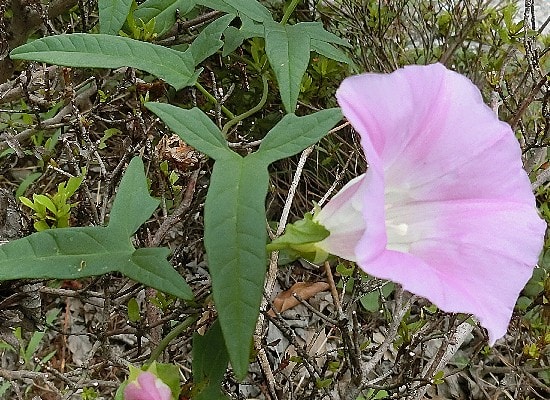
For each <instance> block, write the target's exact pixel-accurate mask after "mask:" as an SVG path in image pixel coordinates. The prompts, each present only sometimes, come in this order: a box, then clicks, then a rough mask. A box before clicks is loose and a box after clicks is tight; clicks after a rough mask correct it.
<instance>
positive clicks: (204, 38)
mask: <svg viewBox="0 0 550 400" xmlns="http://www.w3.org/2000/svg"><path fill="white" fill-rule="evenodd" d="M233 19H235V15H232V14H228V15H224V16H223V17H220V18H218V19H217V20H215V21H213V22H211V23H210V24H209V25H208V26H207V27H206V28H204V29H203V30H202V31H201V33H199V36H197V37H196V38H195V40H193V43H191V46H190V47H189V49H190V51H191V54H193V59H194V60H195V64H196V65H198V64H200V63H201V62H203V61H204V60H206V59H207V58H208V57H210V56H211V55H212V54H214V53H215V52H216V51H218V50H219V49H221V48H222V46H223V41H222V40H220V37H221V35H222V33H223V32H224V31H225V29H226V28H227V27H228V26H229V24H230V23H231V21H233Z"/></svg>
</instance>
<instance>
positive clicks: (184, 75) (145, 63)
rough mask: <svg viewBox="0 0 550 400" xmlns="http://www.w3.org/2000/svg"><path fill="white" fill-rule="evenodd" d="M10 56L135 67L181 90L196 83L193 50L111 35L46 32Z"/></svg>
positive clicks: (48, 61)
mask: <svg viewBox="0 0 550 400" xmlns="http://www.w3.org/2000/svg"><path fill="white" fill-rule="evenodd" d="M10 57H11V58H12V59H22V60H35V61H42V62H46V63H50V64H57V65H67V66H71V67H91V68H119V67H134V68H137V69H141V70H143V71H147V72H149V73H150V74H153V75H155V76H157V77H159V78H161V79H163V80H165V81H166V82H167V83H168V84H170V85H172V86H173V87H174V88H175V89H178V90H179V89H181V88H184V87H186V86H190V85H193V84H194V83H195V80H196V78H197V74H196V73H195V63H194V59H193V55H192V53H191V52H190V51H186V52H179V51H176V50H172V49H169V48H167V47H164V46H159V45H156V44H152V43H146V42H140V41H139V40H134V39H130V38H125V37H120V36H112V35H103V34H97V35H93V34H86V33H72V34H65V35H56V36H47V37H44V38H41V39H37V40H34V41H32V42H30V43H27V44H24V45H22V46H19V47H17V48H15V49H13V50H12V52H11V53H10Z"/></svg>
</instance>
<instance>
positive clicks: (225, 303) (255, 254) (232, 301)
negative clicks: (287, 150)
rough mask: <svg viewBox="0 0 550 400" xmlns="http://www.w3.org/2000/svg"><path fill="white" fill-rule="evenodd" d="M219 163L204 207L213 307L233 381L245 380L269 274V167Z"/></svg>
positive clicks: (250, 159)
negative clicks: (267, 207)
mask: <svg viewBox="0 0 550 400" xmlns="http://www.w3.org/2000/svg"><path fill="white" fill-rule="evenodd" d="M233 154H234V156H233V157H228V158H224V159H222V160H218V161H216V163H215V164H214V170H213V171H212V177H211V181H210V187H209V189H208V195H207V197H206V203H205V207H204V213H205V215H204V244H205V247H206V252H207V254H208V265H209V269H210V274H211V277H212V291H213V296H214V302H215V304H216V308H217V309H218V315H219V319H220V323H221V327H222V331H223V334H224V338H225V343H226V346H227V351H228V353H229V356H230V359H231V365H232V366H233V369H234V371H235V375H236V376H237V377H238V378H239V379H242V378H244V376H246V373H247V371H248V358H249V351H250V345H251V341H252V334H253V332H254V326H255V325H256V320H257V319H258V314H259V307H260V302H261V298H262V293H263V282H264V275H265V268H266V258H267V256H266V250H265V245H266V240H267V237H266V236H267V234H266V227H265V205H264V202H265V196H266V193H267V187H268V182H269V174H268V172H267V165H266V164H265V163H264V162H263V161H261V160H259V159H258V157H255V156H254V154H252V155H250V156H247V157H245V158H242V157H240V156H239V155H237V154H235V153H233Z"/></svg>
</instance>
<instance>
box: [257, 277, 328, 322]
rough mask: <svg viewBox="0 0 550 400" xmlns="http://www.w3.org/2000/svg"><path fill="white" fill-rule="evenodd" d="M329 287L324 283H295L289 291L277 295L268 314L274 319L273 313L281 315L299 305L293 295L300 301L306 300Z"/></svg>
mask: <svg viewBox="0 0 550 400" xmlns="http://www.w3.org/2000/svg"><path fill="white" fill-rule="evenodd" d="M329 287H330V286H329V284H328V283H326V282H297V283H295V284H294V285H292V287H291V288H290V289H288V290H285V291H284V292H281V293H279V294H278V295H277V297H275V300H273V309H271V310H269V312H268V314H269V315H270V316H272V317H274V316H275V311H277V312H279V313H282V312H284V311H286V310H288V309H291V308H292V307H295V306H297V305H298V304H300V302H299V301H298V300H297V299H296V298H295V297H294V293H296V294H297V295H298V296H300V297H301V298H302V299H304V300H307V299H309V298H310V297H313V296H315V295H316V294H317V293H319V292H324V291H325V290H328V289H329Z"/></svg>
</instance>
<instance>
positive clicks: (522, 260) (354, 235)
mask: <svg viewBox="0 0 550 400" xmlns="http://www.w3.org/2000/svg"><path fill="white" fill-rule="evenodd" d="M337 98H338V102H339V103H340V106H341V107H342V110H343V113H344V115H345V116H346V117H347V119H348V121H350V123H351V124H352V125H353V127H354V128H355V129H356V130H357V132H359V134H360V135H361V144H362V146H363V149H364V151H365V154H366V157H367V161H368V162H369V167H368V169H367V172H366V173H365V174H363V175H361V176H359V177H357V178H355V179H354V180H352V181H351V182H349V183H348V184H347V185H346V186H345V187H344V188H343V189H342V190H341V191H340V192H339V193H338V194H337V195H336V196H335V197H334V198H333V199H332V200H331V201H330V202H329V203H328V204H327V205H326V206H325V207H324V208H323V209H322V210H321V211H320V212H319V213H318V215H316V216H315V218H314V219H315V221H316V222H319V223H320V224H322V225H323V226H324V227H325V228H327V230H329V231H330V235H329V236H328V237H327V238H326V239H324V240H323V241H321V242H319V243H318V246H319V247H320V248H322V249H324V250H326V251H328V252H329V253H332V254H335V255H338V256H340V257H342V258H346V259H348V260H351V261H356V262H357V264H358V265H359V266H360V267H361V268H362V269H363V270H364V271H365V272H367V273H369V274H372V275H374V276H377V277H379V278H383V279H390V280H392V281H395V282H398V283H400V284H401V285H402V286H403V287H404V288H405V289H406V290H409V291H411V292H413V293H415V294H417V295H420V296H423V297H425V298H427V299H429V300H430V301H432V302H433V303H434V304H435V305H437V306H438V307H439V308H441V309H442V310H444V311H447V312H463V313H471V314H474V315H475V316H476V317H477V318H478V319H479V321H480V323H481V324H482V325H483V326H484V327H485V328H487V330H488V332H489V341H490V343H491V344H494V342H495V341H496V340H497V339H498V338H500V337H502V336H504V334H505V333H506V330H507V327H508V323H509V321H510V318H511V315H512V310H513V308H514V305H515V302H516V300H517V298H518V295H519V293H520V291H521V289H522V288H523V287H524V286H525V284H526V282H527V281H528V280H529V278H530V277H531V274H532V272H533V267H534V266H535V264H536V263H537V259H538V256H539V253H540V251H541V248H542V245H543V240H544V233H545V230H546V224H545V222H544V221H542V220H541V219H540V218H539V216H538V214H537V210H536V207H535V199H534V196H533V194H532V192H531V185H530V183H529V179H528V177H527V174H526V173H525V172H524V170H523V169H522V163H521V151H520V147H519V144H518V142H517V140H516V138H515V137H514V133H513V132H512V130H511V129H510V126H508V125H507V124H506V123H504V122H501V121H499V120H498V118H497V117H496V116H495V114H494V113H493V111H492V110H491V109H490V108H489V107H487V106H486V105H485V104H484V103H483V100H482V97H481V94H480V92H479V90H478V89H477V88H476V86H474V85H473V84H472V82H470V81H469V80H468V79H467V78H465V77H464V76H461V75H459V74H457V73H455V72H452V71H450V70H448V69H446V68H445V67H444V66H443V65H441V64H434V65H429V66H409V67H405V68H403V69H400V70H397V71H395V72H394V73H392V74H364V75H359V76H354V77H350V78H347V79H346V80H344V82H343V83H342V85H341V86H340V88H339V89H338V92H337Z"/></svg>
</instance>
